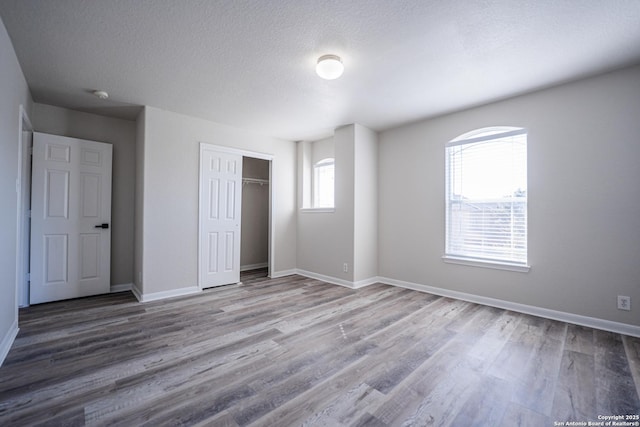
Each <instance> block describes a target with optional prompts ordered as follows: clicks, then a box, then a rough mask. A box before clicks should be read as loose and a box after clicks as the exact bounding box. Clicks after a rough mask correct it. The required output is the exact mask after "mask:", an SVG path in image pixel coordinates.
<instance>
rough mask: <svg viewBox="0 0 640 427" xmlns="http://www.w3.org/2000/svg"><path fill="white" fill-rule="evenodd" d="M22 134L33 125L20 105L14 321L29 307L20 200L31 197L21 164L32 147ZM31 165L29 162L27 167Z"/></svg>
mask: <svg viewBox="0 0 640 427" xmlns="http://www.w3.org/2000/svg"><path fill="white" fill-rule="evenodd" d="M24 132H33V125H32V124H31V120H30V119H29V116H28V115H27V110H26V109H25V108H24V106H23V105H22V104H20V107H19V109H18V171H17V174H18V176H17V177H16V179H17V181H16V192H17V202H18V203H17V208H18V209H17V212H16V220H17V223H16V319H15V321H16V322H17V321H18V308H19V307H28V306H29V284H28V282H27V281H25V280H24V274H26V273H27V271H24V269H23V268H22V267H23V266H25V265H27V266H28V264H29V259H28V257H27V259H24V257H23V252H24V248H25V247H28V245H29V236H28V234H27V235H26V236H23V235H22V229H23V228H24V227H23V222H24V221H25V217H26V213H25V211H24V210H23V209H22V207H23V206H22V198H23V195H25V196H27V197H28V196H30V195H31V185H28V186H27V185H25V182H24V180H23V178H24V176H23V175H24V174H25V173H29V174H31V167H30V166H28V170H26V171H24V170H23V167H22V166H23V163H24V161H25V157H27V162H28V156H30V155H31V147H32V146H33V142H32V144H31V145H29V146H28V147H25V141H24V140H23V134H24ZM30 164H31V163H30V162H29V163H28V165H30Z"/></svg>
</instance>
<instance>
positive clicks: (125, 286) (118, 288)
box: [111, 283, 133, 294]
mask: <svg viewBox="0 0 640 427" xmlns="http://www.w3.org/2000/svg"><path fill="white" fill-rule="evenodd" d="M132 289H133V283H120V284H119V285H113V286H111V293H112V294H113V293H116V292H126V291H130V290H132Z"/></svg>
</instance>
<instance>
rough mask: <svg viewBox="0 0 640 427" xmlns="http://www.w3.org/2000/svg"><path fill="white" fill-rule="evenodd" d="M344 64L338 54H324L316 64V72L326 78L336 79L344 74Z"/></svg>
mask: <svg viewBox="0 0 640 427" xmlns="http://www.w3.org/2000/svg"><path fill="white" fill-rule="evenodd" d="M343 72H344V65H343V64H342V60H341V59H340V57H339V56H338V55H322V56H321V57H320V58H318V64H316V73H318V75H319V76H320V77H322V78H323V79H325V80H334V79H337V78H338V77H340V76H341V75H342V73H343Z"/></svg>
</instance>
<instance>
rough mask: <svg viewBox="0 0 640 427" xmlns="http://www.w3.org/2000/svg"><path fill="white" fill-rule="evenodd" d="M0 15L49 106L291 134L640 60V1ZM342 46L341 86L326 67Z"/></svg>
mask: <svg viewBox="0 0 640 427" xmlns="http://www.w3.org/2000/svg"><path fill="white" fill-rule="evenodd" d="M0 16H1V17H2V20H3V22H4V24H5V26H6V28H7V31H8V33H9V35H10V36H11V39H12V42H13V45H14V47H15V50H16V53H17V56H18V59H19V61H20V64H21V66H22V69H23V71H24V74H25V76H26V79H27V82H28V84H29V86H30V88H31V93H32V95H33V99H34V101H36V102H40V103H45V104H52V105H58V106H62V107H67V108H71V109H78V110H84V111H90V112H97V113H100V114H105V115H114V116H119V117H125V118H133V117H135V113H136V111H137V108H135V107H137V106H140V105H151V106H154V107H159V108H163V109H166V110H171V111H175V112H179V113H184V114H188V115H191V116H196V117H202V118H205V119H209V120H213V121H216V122H219V123H224V124H228V125H232V126H237V127H242V128H246V129H251V130H255V131H259V132H261V133H265V134H268V135H272V136H276V137H281V138H285V139H291V140H299V139H313V138H317V137H320V136H325V135H327V134H328V133H330V132H331V131H332V130H333V129H334V128H335V127H337V126H340V125H343V124H348V123H354V122H357V123H360V124H362V125H365V126H367V127H370V128H372V129H375V130H383V129H387V128H390V127H393V126H397V125H400V124H403V123H406V122H410V121H414V120H417V119H419V118H423V117H430V116H435V115H438V114H442V113H445V112H450V111H454V110H458V109H462V108H466V107H469V106H473V105H478V104H481V103H485V102H489V101H492V100H496V99H500V98H504V97H508V96H511V95H515V94H520V93H524V92H527V91H531V90H535V89H539V88H542V87H547V86H550V85H554V84H557V83H561V82H565V81H568V80H573V79H577V78H580V77H584V76H588V75H592V74H595V73H598V72H602V71H606V70H611V69H615V68H619V67H622V66H625V65H630V64H635V63H639V62H640V1H639V0H607V1H602V0H537V1H536V0H448V1H443V0H403V1H400V0H351V1H350V0H324V1H321V0H279V1H276V0H272V1H269V0H253V1H246V0H218V1H214V0H56V1H51V0H0ZM327 53H333V54H337V55H340V56H341V57H342V58H343V62H344V64H345V73H344V75H343V77H341V78H340V79H338V80H334V81H324V80H321V79H320V78H318V77H317V76H316V75H315V73H314V65H315V61H316V59H317V58H318V57H319V56H320V55H322V54H327ZM94 89H102V90H106V91H108V92H109V94H110V98H109V99H108V100H107V101H100V100H98V99H97V98H95V97H93V96H92V95H91V94H90V93H89V92H90V91H91V90H94Z"/></svg>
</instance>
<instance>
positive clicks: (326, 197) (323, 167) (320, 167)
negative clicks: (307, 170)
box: [313, 158, 335, 208]
mask: <svg viewBox="0 0 640 427" xmlns="http://www.w3.org/2000/svg"><path fill="white" fill-rule="evenodd" d="M334 173H335V161H334V159H332V158H328V159H323V160H320V161H319V162H317V163H316V164H315V165H313V207H314V208H333V206H334Z"/></svg>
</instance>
